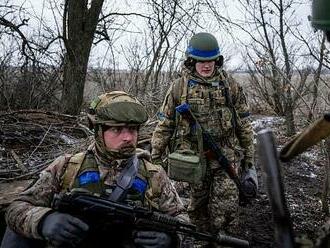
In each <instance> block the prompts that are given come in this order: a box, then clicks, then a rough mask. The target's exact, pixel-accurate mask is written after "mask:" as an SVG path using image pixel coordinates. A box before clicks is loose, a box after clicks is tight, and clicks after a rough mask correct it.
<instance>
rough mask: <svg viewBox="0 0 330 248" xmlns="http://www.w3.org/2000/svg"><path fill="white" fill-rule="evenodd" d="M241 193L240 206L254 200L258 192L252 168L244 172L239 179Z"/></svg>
mask: <svg viewBox="0 0 330 248" xmlns="http://www.w3.org/2000/svg"><path fill="white" fill-rule="evenodd" d="M241 187H242V192H241V196H240V202H241V205H245V204H247V203H249V202H250V201H251V200H252V199H254V198H256V196H257V192H258V178H257V172H256V170H255V169H254V167H253V166H252V167H251V168H250V169H246V170H244V172H243V173H242V177H241Z"/></svg>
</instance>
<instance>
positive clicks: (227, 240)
mask: <svg viewBox="0 0 330 248" xmlns="http://www.w3.org/2000/svg"><path fill="white" fill-rule="evenodd" d="M217 240H218V243H219V244H221V245H228V246H230V247H245V248H247V247H250V243H249V241H247V240H244V239H238V238H234V237H231V236H227V235H222V234H219V235H218V237H217Z"/></svg>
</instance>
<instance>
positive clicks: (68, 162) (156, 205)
mask: <svg viewBox="0 0 330 248" xmlns="http://www.w3.org/2000/svg"><path fill="white" fill-rule="evenodd" d="M95 140H96V142H95V143H94V144H92V145H91V146H90V147H89V148H88V151H87V152H82V153H78V154H75V155H73V156H72V155H64V156H61V157H59V158H57V159H56V160H55V161H54V162H53V163H51V164H50V165H49V166H48V167H47V168H46V169H45V170H44V171H42V173H41V174H40V177H39V179H38V180H37V181H36V182H35V183H34V184H33V185H32V186H30V187H29V188H28V189H27V190H25V191H24V192H23V193H21V194H20V195H19V197H18V198H17V199H16V200H15V201H14V202H13V203H12V204H10V206H9V207H8V209H7V212H6V216H5V218H6V222H7V224H8V226H9V227H10V228H11V229H12V230H14V231H15V232H16V233H19V234H22V235H23V236H25V237H29V238H33V239H43V237H42V235H41V232H40V225H39V224H40V223H41V222H42V220H43V218H44V217H45V216H47V214H49V213H51V212H52V211H53V210H52V208H51V204H52V200H53V197H54V194H55V193H59V192H68V191H71V190H73V189H75V188H86V189H88V190H89V191H91V192H93V193H98V194H100V193H104V192H106V193H110V192H111V190H112V189H113V188H114V187H115V180H116V178H117V177H118V175H119V174H120V172H121V171H122V169H123V167H124V166H125V163H126V161H127V159H120V158H112V159H111V156H112V155H111V153H110V154H109V153H108V154H107V156H104V155H105V153H104V152H103V153H102V152H101V151H102V150H104V144H103V145H102V143H103V138H102V139H100V136H98V132H96V136H95ZM102 146H103V147H102ZM134 154H137V155H138V159H139V168H138V173H137V177H138V178H139V179H141V180H143V181H144V182H146V183H147V184H146V185H147V187H146V189H145V191H144V193H140V192H136V191H134V192H133V191H131V190H130V191H129V192H128V193H127V198H126V200H130V202H131V203H132V202H133V203H134V204H138V205H140V206H144V207H147V208H150V209H157V210H159V211H161V212H163V213H166V214H169V215H171V216H176V217H177V218H179V219H181V220H184V221H189V218H188V215H187V214H186V213H185V210H184V206H183V204H182V202H181V200H180V198H179V196H178V194H177V192H176V190H175V188H174V187H173V185H172V184H171V182H170V180H169V178H168V177H167V175H166V173H165V171H164V169H163V168H162V167H161V166H157V165H154V164H152V163H150V162H149V161H148V156H149V157H150V154H149V153H147V152H145V151H139V152H138V153H136V152H134V151H133V155H134ZM117 155H118V154H117ZM85 172H97V173H98V175H100V180H99V181H98V182H96V183H95V182H94V183H91V184H87V185H82V184H79V177H80V176H81V175H83V173H85ZM126 233H127V231H126V230H117V226H114V228H113V230H112V229H111V230H108V229H107V230H106V233H105V235H95V236H91V235H89V236H88V238H87V239H86V240H84V241H83V244H81V245H80V244H79V247H91V246H93V244H94V245H95V244H96V243H95V242H97V243H100V242H101V241H100V240H103V241H105V242H111V244H112V245H114V246H115V247H135V246H134V244H133V241H132V239H130V238H129V237H127V236H124V234H125V235H126ZM98 234H99V233H98ZM112 234H113V235H112ZM130 235H131V233H130ZM120 237H122V238H120ZM181 238H182V237H181ZM118 239H119V241H116V242H117V243H114V240H118ZM179 240H182V239H179ZM178 245H180V244H178Z"/></svg>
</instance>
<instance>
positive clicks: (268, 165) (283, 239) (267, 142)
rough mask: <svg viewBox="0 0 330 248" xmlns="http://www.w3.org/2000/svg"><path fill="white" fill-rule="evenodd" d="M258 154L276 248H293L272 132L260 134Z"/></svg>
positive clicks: (263, 131) (265, 131) (289, 219)
mask: <svg viewBox="0 0 330 248" xmlns="http://www.w3.org/2000/svg"><path fill="white" fill-rule="evenodd" d="M257 139H258V142H257V143H258V154H259V156H260V162H261V165H262V168H263V170H264V172H265V173H264V180H265V181H266V185H267V193H268V198H269V201H270V204H271V207H272V213H273V219H274V224H275V242H276V243H277V246H276V247H281V248H293V247H294V240H293V229H292V222H291V218H290V212H289V209H288V207H287V204H286V200H285V195H284V186H283V182H282V177H281V171H280V163H279V159H278V155H277V150H276V147H275V141H274V138H273V134H272V131H271V130H269V129H264V130H261V131H260V132H258V136H257Z"/></svg>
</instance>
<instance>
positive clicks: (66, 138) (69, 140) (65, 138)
mask: <svg viewBox="0 0 330 248" xmlns="http://www.w3.org/2000/svg"><path fill="white" fill-rule="evenodd" d="M60 138H61V140H63V141H64V142H65V143H66V144H68V145H73V144H75V143H77V140H76V139H75V138H73V137H70V136H67V135H64V134H61V135H60Z"/></svg>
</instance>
